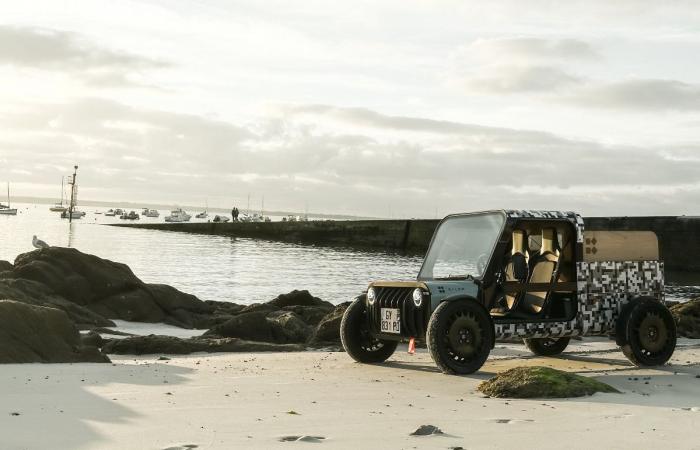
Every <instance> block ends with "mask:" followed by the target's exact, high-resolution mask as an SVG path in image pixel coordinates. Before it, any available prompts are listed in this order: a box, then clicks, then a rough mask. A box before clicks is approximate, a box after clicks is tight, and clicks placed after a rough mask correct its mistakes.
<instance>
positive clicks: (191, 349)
mask: <svg viewBox="0 0 700 450" xmlns="http://www.w3.org/2000/svg"><path fill="white" fill-rule="evenodd" d="M303 350H304V347H303V346H301V345H295V344H271V343H266V342H251V341H247V340H244V339H237V338H206V337H195V338H189V339H180V338H177V337H174V336H159V335H153V334H152V335H149V336H134V337H128V338H124V339H114V340H112V341H110V342H108V343H107V344H105V346H104V347H103V348H102V351H103V352H105V353H111V354H120V355H150V354H160V355H162V354H170V355H186V354H189V353H195V352H207V353H214V352H299V351H303Z"/></svg>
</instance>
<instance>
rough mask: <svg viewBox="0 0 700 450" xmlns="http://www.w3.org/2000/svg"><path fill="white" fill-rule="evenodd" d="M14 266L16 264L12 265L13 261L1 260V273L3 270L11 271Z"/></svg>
mask: <svg viewBox="0 0 700 450" xmlns="http://www.w3.org/2000/svg"><path fill="white" fill-rule="evenodd" d="M13 267H14V266H13V265H12V263H11V262H9V261H2V260H0V273H2V272H9V271H11V270H12V268H13Z"/></svg>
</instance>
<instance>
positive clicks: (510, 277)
mask: <svg viewBox="0 0 700 450" xmlns="http://www.w3.org/2000/svg"><path fill="white" fill-rule="evenodd" d="M528 259H529V254H528V251H527V234H526V233H525V230H513V249H512V251H511V256H510V260H509V261H508V264H506V267H505V275H506V281H518V282H520V283H524V282H526V281H527V276H528V269H527V263H528ZM519 295H520V294H519V293H517V292H514V293H507V294H506V304H507V305H508V309H513V307H514V306H515V304H516V303H517V299H518V296H519Z"/></svg>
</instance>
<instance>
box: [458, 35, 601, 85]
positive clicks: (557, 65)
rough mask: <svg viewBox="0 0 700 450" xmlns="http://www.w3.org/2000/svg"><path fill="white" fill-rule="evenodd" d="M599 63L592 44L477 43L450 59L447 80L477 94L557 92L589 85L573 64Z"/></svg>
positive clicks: (506, 40) (541, 41) (523, 39)
mask: <svg viewBox="0 0 700 450" xmlns="http://www.w3.org/2000/svg"><path fill="white" fill-rule="evenodd" d="M599 59H601V56H600V55H599V54H598V53H597V52H596V51H595V50H594V49H593V47H592V46H591V45H590V44H588V43H586V42H584V41H580V40H576V39H543V38H528V37H518V38H498V39H477V40H475V41H474V42H472V43H470V44H469V45H466V46H462V47H460V48H458V49H457V50H456V51H454V52H453V53H452V54H451V55H450V58H449V60H450V69H449V71H448V74H447V77H446V80H447V84H448V85H450V86H452V87H456V88H458V89H460V90H462V91H467V92H470V93H477V94H513V93H542V92H553V91H558V90H562V89H566V88H571V87H575V86H576V85H579V84H581V83H583V82H584V81H585V80H584V79H583V78H582V77H580V76H577V75H573V74H571V73H570V72H569V70H570V69H569V68H570V66H571V64H572V63H574V62H579V61H583V62H588V61H594V60H599ZM562 66H565V67H566V68H567V69H564V68H562Z"/></svg>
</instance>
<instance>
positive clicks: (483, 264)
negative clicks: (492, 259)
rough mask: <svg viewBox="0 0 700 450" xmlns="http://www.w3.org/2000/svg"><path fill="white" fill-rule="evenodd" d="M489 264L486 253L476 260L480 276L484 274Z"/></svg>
mask: <svg viewBox="0 0 700 450" xmlns="http://www.w3.org/2000/svg"><path fill="white" fill-rule="evenodd" d="M488 262H489V255H488V254H486V253H482V254H481V255H479V257H478V258H477V259H476V270H477V271H478V272H479V275H481V274H483V273H484V271H485V270H486V264H487V263H488Z"/></svg>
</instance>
